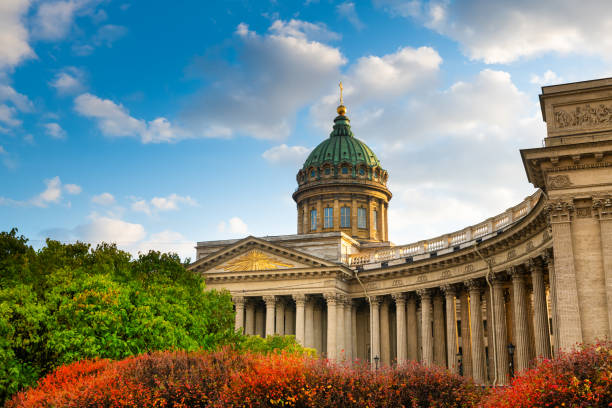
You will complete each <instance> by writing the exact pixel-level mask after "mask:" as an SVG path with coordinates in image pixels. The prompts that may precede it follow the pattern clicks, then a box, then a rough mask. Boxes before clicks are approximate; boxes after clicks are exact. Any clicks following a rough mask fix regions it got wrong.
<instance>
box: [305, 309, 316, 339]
mask: <svg viewBox="0 0 612 408" xmlns="http://www.w3.org/2000/svg"><path fill="white" fill-rule="evenodd" d="M304 320H305V322H304V345H305V346H306V347H310V348H315V338H314V320H315V319H314V299H313V298H312V297H311V298H309V299H306V304H305V316H304Z"/></svg>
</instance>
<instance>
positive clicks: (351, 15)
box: [336, 1, 365, 30]
mask: <svg viewBox="0 0 612 408" xmlns="http://www.w3.org/2000/svg"><path fill="white" fill-rule="evenodd" d="M336 11H337V12H338V14H339V15H340V16H341V17H343V18H346V19H347V20H348V22H349V23H351V25H352V26H353V27H355V29H356V30H362V29H363V28H364V27H365V24H363V22H362V21H361V19H360V18H359V16H358V15H357V10H355V3H353V2H352V1H345V2H344V3H340V4H338V5H337V6H336Z"/></svg>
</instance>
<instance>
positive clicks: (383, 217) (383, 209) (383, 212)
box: [378, 200, 389, 241]
mask: <svg viewBox="0 0 612 408" xmlns="http://www.w3.org/2000/svg"><path fill="white" fill-rule="evenodd" d="M379 225H380V227H378V228H379V229H380V237H381V238H380V239H381V240H382V241H388V240H389V238H388V231H387V205H386V204H385V202H384V201H383V200H380V223H379Z"/></svg>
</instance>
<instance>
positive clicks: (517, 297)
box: [510, 267, 529, 372]
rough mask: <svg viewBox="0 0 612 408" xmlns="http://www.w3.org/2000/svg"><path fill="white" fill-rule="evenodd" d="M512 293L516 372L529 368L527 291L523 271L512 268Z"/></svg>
mask: <svg viewBox="0 0 612 408" xmlns="http://www.w3.org/2000/svg"><path fill="white" fill-rule="evenodd" d="M510 273H511V275H512V292H513V302H514V336H515V341H516V352H515V353H516V371H517V372H520V371H523V370H526V369H527V368H529V328H528V327H527V291H526V289H525V277H524V275H523V271H522V270H520V269H519V268H518V267H513V268H512V269H511V271H510Z"/></svg>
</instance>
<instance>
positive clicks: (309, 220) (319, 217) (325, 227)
mask: <svg viewBox="0 0 612 408" xmlns="http://www.w3.org/2000/svg"><path fill="white" fill-rule="evenodd" d="M342 108H343V109H340V108H339V109H338V112H339V113H340V115H339V116H337V117H336V118H335V119H334V127H333V130H332V132H331V134H330V136H329V138H328V139H326V140H324V141H323V142H322V143H320V144H319V145H318V146H317V147H316V148H315V149H314V150H313V151H312V152H311V153H310V155H309V156H308V158H307V159H306V161H305V162H304V165H303V166H302V168H301V169H300V170H299V171H298V173H297V176H296V180H297V183H298V188H297V189H296V191H295V192H294V194H293V199H294V200H295V202H296V203H297V209H298V228H297V229H298V234H308V233H320V232H331V231H342V232H345V233H346V234H348V235H350V236H351V237H353V238H355V239H358V240H360V241H367V242H385V241H388V234H387V208H388V203H389V200H390V199H391V192H390V191H389V190H388V189H387V185H386V184H387V181H388V178H389V175H388V173H387V171H386V170H384V169H383V168H382V166H381V165H380V161H379V160H378V158H377V157H376V155H375V154H374V152H373V151H372V150H371V149H370V148H369V147H368V146H367V145H366V144H365V143H363V142H362V141H360V140H358V139H357V138H355V137H354V135H353V132H352V130H351V126H350V120H349V118H348V117H347V116H346V108H344V107H342Z"/></svg>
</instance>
